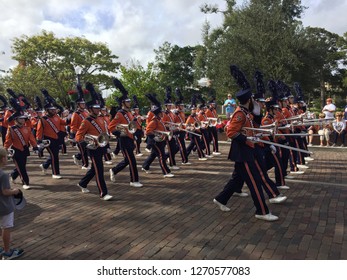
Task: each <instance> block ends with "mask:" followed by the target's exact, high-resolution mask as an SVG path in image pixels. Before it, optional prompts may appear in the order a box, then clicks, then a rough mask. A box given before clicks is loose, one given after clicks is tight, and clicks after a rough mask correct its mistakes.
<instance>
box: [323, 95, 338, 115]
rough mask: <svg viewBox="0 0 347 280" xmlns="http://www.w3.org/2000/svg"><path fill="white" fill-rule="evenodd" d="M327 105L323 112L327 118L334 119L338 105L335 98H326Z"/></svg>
mask: <svg viewBox="0 0 347 280" xmlns="http://www.w3.org/2000/svg"><path fill="white" fill-rule="evenodd" d="M326 103H327V104H326V105H325V106H324V108H323V110H322V112H323V113H324V114H325V118H326V119H333V118H334V114H335V111H336V106H335V105H334V104H333V100H332V99H331V98H328V99H327V100H326Z"/></svg>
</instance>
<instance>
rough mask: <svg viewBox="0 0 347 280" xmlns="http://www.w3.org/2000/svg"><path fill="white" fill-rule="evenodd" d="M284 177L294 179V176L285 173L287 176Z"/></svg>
mask: <svg viewBox="0 0 347 280" xmlns="http://www.w3.org/2000/svg"><path fill="white" fill-rule="evenodd" d="M284 178H286V179H294V178H295V177H294V176H290V175H287V176H285V177H284ZM277 188H278V187H277Z"/></svg>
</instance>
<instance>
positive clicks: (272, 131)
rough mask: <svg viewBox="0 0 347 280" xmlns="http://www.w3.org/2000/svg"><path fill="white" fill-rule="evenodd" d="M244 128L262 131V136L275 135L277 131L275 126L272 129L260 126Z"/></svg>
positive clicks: (245, 128)
mask: <svg viewBox="0 0 347 280" xmlns="http://www.w3.org/2000/svg"><path fill="white" fill-rule="evenodd" d="M242 129H243V130H251V131H254V132H255V133H260V135H259V136H260V137H262V136H273V135H275V133H276V130H275V129H274V128H272V129H266V128H258V127H243V128H242Z"/></svg>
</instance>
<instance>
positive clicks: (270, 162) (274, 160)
mask: <svg viewBox="0 0 347 280" xmlns="http://www.w3.org/2000/svg"><path fill="white" fill-rule="evenodd" d="M273 123H276V121H275V117H274V116H273V115H272V114H270V113H269V112H267V114H266V115H265V117H264V118H263V119H262V122H261V124H262V125H270V124H273ZM276 133H278V132H276ZM279 139H282V142H283V141H285V137H284V136H280V137H273V139H271V141H273V142H277V141H278V140H279ZM282 149H283V148H280V147H276V153H275V154H273V153H269V156H268V157H266V158H265V159H266V161H267V167H268V169H270V168H271V167H272V166H274V167H275V180H276V186H285V179H284V176H285V175H284V174H286V171H285V170H284V164H283V160H282Z"/></svg>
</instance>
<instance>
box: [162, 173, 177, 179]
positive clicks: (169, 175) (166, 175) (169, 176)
mask: <svg viewBox="0 0 347 280" xmlns="http://www.w3.org/2000/svg"><path fill="white" fill-rule="evenodd" d="M172 177H175V175H174V174H172V173H168V174H165V175H164V178H172Z"/></svg>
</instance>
